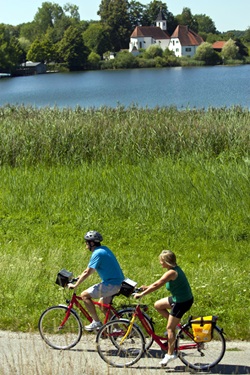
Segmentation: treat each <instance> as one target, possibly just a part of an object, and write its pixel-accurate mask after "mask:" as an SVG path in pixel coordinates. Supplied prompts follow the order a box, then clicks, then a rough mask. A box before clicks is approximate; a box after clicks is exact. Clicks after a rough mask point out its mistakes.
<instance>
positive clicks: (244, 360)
mask: <svg viewBox="0 0 250 375" xmlns="http://www.w3.org/2000/svg"><path fill="white" fill-rule="evenodd" d="M150 352H151V353H150V354H151V358H142V359H141V360H140V361H139V362H138V363H137V364H136V365H134V366H133V367H130V368H127V369H119V368H113V367H108V366H107V364H106V363H105V362H103V360H102V359H101V358H100V357H99V355H98V353H97V352H96V349H95V336H94V335H84V336H83V337H82V339H81V341H80V342H79V343H78V344H77V345H76V346H75V348H73V349H71V350H67V351H58V350H53V349H50V348H49V347H48V346H47V345H46V344H45V343H44V342H43V340H42V339H41V337H40V335H39V334H27V333H14V332H6V331H0V375H69V374H73V375H100V374H102V375H134V374H138V375H140V374H141V375H142V374H143V375H156V374H159V375H160V374H168V375H171V374H178V375H182V374H187V373H188V372H189V371H188V370H187V369H186V368H185V366H184V365H183V363H182V362H181V361H180V360H179V359H177V360H176V361H174V362H172V363H171V367H169V368H165V369H162V368H161V367H160V366H159V365H158V362H159V358H160V357H161V356H162V352H161V351H160V350H159V349H158V347H156V346H153V348H152V350H151V351H150ZM185 370H186V371H185ZM210 374H250V342H227V351H226V353H225V356H224V358H223V360H222V361H221V363H220V364H219V365H217V366H216V367H215V368H213V369H211V371H210Z"/></svg>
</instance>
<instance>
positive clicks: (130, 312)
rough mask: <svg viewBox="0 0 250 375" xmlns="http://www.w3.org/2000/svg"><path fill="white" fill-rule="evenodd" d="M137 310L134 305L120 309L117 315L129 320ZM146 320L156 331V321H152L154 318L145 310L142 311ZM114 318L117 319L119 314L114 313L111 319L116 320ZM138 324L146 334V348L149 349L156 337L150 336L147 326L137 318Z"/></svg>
mask: <svg viewBox="0 0 250 375" xmlns="http://www.w3.org/2000/svg"><path fill="white" fill-rule="evenodd" d="M134 311H135V308H133V307H128V308H126V309H122V310H119V311H118V313H117V315H118V316H119V317H121V318H122V319H128V320H131V318H132V315H133V313H134ZM142 314H143V316H144V318H145V320H146V321H147V323H148V325H149V327H150V329H151V330H152V331H153V332H154V331H155V328H154V323H153V321H152V318H150V316H149V315H147V314H145V313H144V312H142ZM114 319H117V316H116V315H113V316H112V318H111V319H110V320H114ZM136 324H137V325H138V326H139V327H140V329H141V331H142V333H143V335H144V338H145V350H149V348H150V347H151V346H152V344H153V342H154V339H153V337H152V336H150V335H149V334H148V333H147V331H146V330H145V328H144V327H143V325H142V324H141V322H140V320H139V319H137V320H136Z"/></svg>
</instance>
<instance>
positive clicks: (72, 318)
mask: <svg viewBox="0 0 250 375" xmlns="http://www.w3.org/2000/svg"><path fill="white" fill-rule="evenodd" d="M75 281H77V279H72V280H70V281H69V280H67V282H65V283H64V285H61V286H63V287H64V288H67V284H68V283H69V282H75ZM116 295H119V293H118V294H116ZM116 295H114V296H112V301H111V303H110V304H105V303H101V302H97V301H93V302H94V304H95V305H96V306H98V307H99V308H100V309H101V310H102V311H105V312H104V315H105V316H104V321H103V323H104V324H105V323H107V322H108V320H110V319H113V320H114V319H119V318H126V319H130V317H131V316H132V314H133V312H134V310H135V307H136V306H135V305H134V306H126V305H124V306H122V309H120V310H118V309H117V308H115V307H114V305H113V298H114V297H115V296H116ZM66 303H67V305H63V304H59V305H56V306H51V307H49V308H47V309H46V310H45V311H44V312H43V313H42V314H41V316H40V319H39V322H38V329H39V332H40V335H41V337H42V339H43V340H44V341H45V343H46V344H47V345H49V346H50V347H52V348H54V349H60V350H65V349H70V348H73V347H74V346H75V345H76V344H77V343H78V342H79V341H80V339H81V337H82V334H83V329H84V326H83V324H82V320H81V319H80V316H79V314H78V312H77V311H76V309H75V307H76V308H77V309H78V311H80V312H81V313H82V317H83V320H85V321H86V320H87V321H88V322H90V323H91V322H92V317H91V316H90V315H89V313H88V311H87V310H86V309H85V307H84V306H83V301H82V299H81V297H80V296H78V295H76V293H75V292H74V293H73V294H72V297H71V299H70V300H68V299H67V300H66ZM142 309H143V312H142V314H143V317H144V319H145V321H146V322H147V324H148V326H149V327H150V329H151V330H152V331H154V326H153V321H152V319H151V318H150V317H149V316H148V315H147V314H146V313H145V311H146V310H147V309H148V307H147V305H144V306H143V308H142ZM141 328H142V330H143V332H144V334H145V342H146V348H147V349H148V348H149V347H150V346H151V345H152V343H153V339H152V337H151V336H148V334H147V332H146V331H144V328H143V327H141Z"/></svg>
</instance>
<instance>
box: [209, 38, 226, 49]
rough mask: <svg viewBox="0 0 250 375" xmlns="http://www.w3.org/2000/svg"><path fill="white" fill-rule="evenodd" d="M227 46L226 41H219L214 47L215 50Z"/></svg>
mask: <svg viewBox="0 0 250 375" xmlns="http://www.w3.org/2000/svg"><path fill="white" fill-rule="evenodd" d="M225 44H226V42H225V41H224V40H218V41H217V42H214V43H213V45H212V47H213V48H214V49H222V48H223V47H224V45H225Z"/></svg>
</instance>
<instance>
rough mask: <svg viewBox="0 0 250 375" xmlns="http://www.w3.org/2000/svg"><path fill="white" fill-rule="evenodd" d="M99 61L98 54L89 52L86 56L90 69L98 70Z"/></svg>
mask: <svg viewBox="0 0 250 375" xmlns="http://www.w3.org/2000/svg"><path fill="white" fill-rule="evenodd" d="M100 61H101V56H100V55H98V53H95V52H93V51H92V52H90V54H89V56H88V63H89V65H90V68H92V69H97V68H99V63H100Z"/></svg>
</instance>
